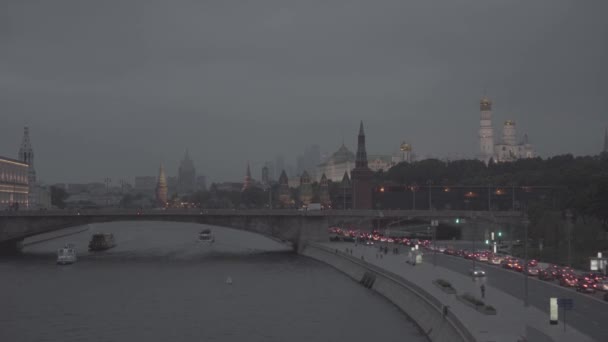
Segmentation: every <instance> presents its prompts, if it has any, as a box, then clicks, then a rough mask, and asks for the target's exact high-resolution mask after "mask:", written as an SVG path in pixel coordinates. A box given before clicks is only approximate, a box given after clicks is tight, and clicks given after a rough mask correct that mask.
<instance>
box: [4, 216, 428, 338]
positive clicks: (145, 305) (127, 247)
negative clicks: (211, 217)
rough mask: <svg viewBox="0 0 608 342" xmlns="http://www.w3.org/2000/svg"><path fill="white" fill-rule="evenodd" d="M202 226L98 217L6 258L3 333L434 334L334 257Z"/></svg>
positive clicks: (96, 335) (172, 335) (208, 335)
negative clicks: (99, 245) (204, 232)
mask: <svg viewBox="0 0 608 342" xmlns="http://www.w3.org/2000/svg"><path fill="white" fill-rule="evenodd" d="M200 230H201V226H200V225H194V224H184V223H179V224H172V223H158V222H118V223H107V224H101V225H93V226H90V229H88V230H86V231H83V232H80V233H78V234H74V235H70V236H65V237H60V238H56V239H51V240H48V241H44V242H38V243H36V244H30V245H27V246H26V247H25V248H24V254H23V255H21V256H16V257H4V258H2V259H0V341H197V342H200V341H247V342H251V341H375V340H377V341H383V342H389V341H413V342H417V341H425V340H426V339H425V338H424V337H423V336H422V335H421V334H420V333H419V331H418V329H417V328H416V327H415V325H414V324H413V323H412V322H411V321H409V320H408V319H407V317H405V316H404V315H403V313H402V312H401V311H399V310H398V309H397V308H396V307H395V306H393V305H392V304H391V303H389V302H388V301H387V300H385V299H384V298H382V297H380V296H379V295H377V294H375V293H373V292H371V291H369V290H367V289H365V288H363V287H362V286H360V285H359V284H357V283H355V282H353V281H352V280H351V279H350V278H348V277H346V276H345V275H343V274H341V273H339V272H337V271H336V270H334V269H332V268H330V267H329V266H326V265H324V264H321V263H318V262H316V261H314V260H311V259H308V258H305V257H301V256H298V255H296V254H293V253H291V252H289V251H288V250H286V248H285V246H284V245H282V244H280V243H278V242H275V241H272V240H270V239H267V238H265V237H262V236H258V235H255V234H251V233H247V232H242V231H236V230H231V229H227V228H219V227H213V232H214V234H215V237H216V243H214V244H213V245H207V244H205V243H201V242H197V235H198V232H199V231H200ZM93 232H108V233H113V234H114V235H115V237H116V241H117V244H118V245H117V247H115V248H113V249H111V250H108V251H105V252H98V253H89V252H87V251H86V249H87V243H88V240H89V239H90V236H91V234H92V233H93ZM36 239H37V240H40V237H38V238H36ZM31 241H32V240H30V242H31ZM26 242H28V241H27V240H26ZM68 242H69V243H74V244H75V245H76V248H77V249H78V251H79V260H78V262H77V263H76V264H73V265H67V266H58V265H56V264H55V258H56V256H55V253H56V252H55V251H56V249H57V248H60V247H62V246H63V245H64V244H65V243H68ZM227 277H231V278H232V280H233V283H232V285H228V284H227V283H226V279H227Z"/></svg>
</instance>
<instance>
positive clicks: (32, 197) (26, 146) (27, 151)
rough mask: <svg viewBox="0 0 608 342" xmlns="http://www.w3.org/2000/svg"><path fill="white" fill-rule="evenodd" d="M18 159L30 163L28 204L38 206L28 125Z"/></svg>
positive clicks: (24, 129) (32, 151)
mask: <svg viewBox="0 0 608 342" xmlns="http://www.w3.org/2000/svg"><path fill="white" fill-rule="evenodd" d="M17 159H18V160H20V161H22V162H24V163H26V164H28V166H29V167H28V173H27V182H28V187H29V195H28V206H29V207H35V206H36V193H35V192H36V169H35V168H34V149H33V148H32V143H31V141H30V131H29V128H28V127H27V126H25V127H24V128H23V139H22V140H21V147H20V148H19V158H17Z"/></svg>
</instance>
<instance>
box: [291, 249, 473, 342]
mask: <svg viewBox="0 0 608 342" xmlns="http://www.w3.org/2000/svg"><path fill="white" fill-rule="evenodd" d="M299 253H300V254H301V255H304V256H307V257H309V258H312V259H315V260H318V261H320V262H323V263H325V264H327V265H330V266H332V267H334V268H336V269H337V270H339V271H340V272H342V273H344V274H346V275H347V276H349V277H350V278H352V279H353V280H355V281H357V282H359V283H361V284H362V285H363V286H365V287H366V288H368V289H370V290H373V291H375V292H377V293H378V294H380V295H382V296H383V297H385V298H386V299H388V300H389V301H390V302H392V303H393V304H395V305H396V306H397V307H398V308H399V309H401V310H402V311H403V312H404V313H405V314H406V315H407V316H408V317H410V318H411V319H412V320H413V321H414V322H415V323H416V324H417V325H418V326H419V327H420V329H421V330H422V331H423V332H424V333H425V334H426V336H427V337H428V338H429V339H430V340H431V341H432V342H459V341H462V342H473V341H475V338H474V337H473V335H472V334H471V333H470V332H469V331H468V330H467V329H466V327H465V326H464V325H463V324H462V322H461V321H460V320H459V319H458V317H456V316H455V315H454V314H452V313H451V312H450V310H449V309H446V307H445V306H444V305H443V304H442V303H441V302H440V301H439V300H437V299H436V298H435V297H433V296H432V295H430V294H429V293H428V292H426V291H424V289H422V288H420V287H418V286H417V285H415V284H413V283H411V282H409V281H407V280H406V279H403V278H402V277H400V276H398V275H396V274H394V273H391V272H389V271H386V270H383V269H381V268H379V267H377V266H374V265H371V264H369V263H367V262H365V260H359V259H356V258H354V257H352V256H350V255H348V254H346V253H343V252H342V251H339V250H337V249H335V250H333V249H331V248H329V247H326V246H322V245H319V244H315V243H308V244H306V245H305V246H303V248H301V249H300V251H299Z"/></svg>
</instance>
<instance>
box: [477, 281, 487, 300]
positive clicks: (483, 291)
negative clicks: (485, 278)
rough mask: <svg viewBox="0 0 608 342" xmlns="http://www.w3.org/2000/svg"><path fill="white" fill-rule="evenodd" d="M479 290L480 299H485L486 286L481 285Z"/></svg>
mask: <svg viewBox="0 0 608 342" xmlns="http://www.w3.org/2000/svg"><path fill="white" fill-rule="evenodd" d="M479 288H480V289H481V298H482V299H484V298H486V286H485V285H484V284H481V286H480V287H479Z"/></svg>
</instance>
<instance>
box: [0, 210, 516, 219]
mask: <svg viewBox="0 0 608 342" xmlns="http://www.w3.org/2000/svg"><path fill="white" fill-rule="evenodd" d="M78 215H87V216H99V215H125V216H133V215H141V216H155V215H161V216H166V215H224V216H240V215H242V216H248V215H253V216H265V215H266V216H332V217H371V218H382V217H401V218H408V217H411V218H431V217H432V218H465V219H466V218H480V219H491V218H498V217H521V215H522V213H521V212H519V211H462V210H331V209H330V210H310V211H301V210H294V209H241V210H235V209H199V208H184V209H144V210H137V209H116V208H106V209H86V210H74V209H67V210H61V209H58V210H43V211H38V210H22V211H0V217H7V216H10V217H14V216H43V217H44V216H78Z"/></svg>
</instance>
